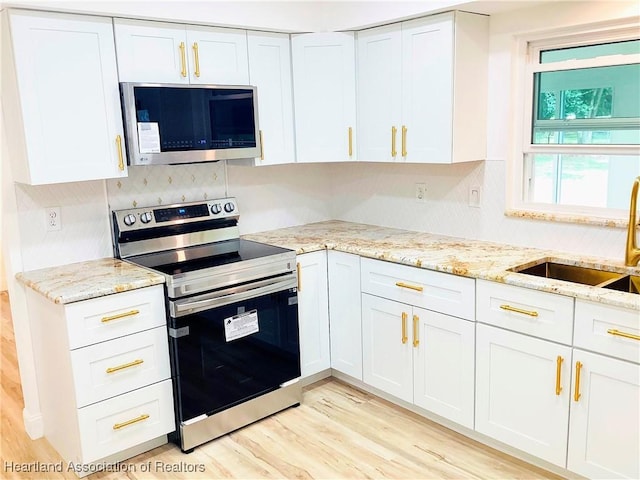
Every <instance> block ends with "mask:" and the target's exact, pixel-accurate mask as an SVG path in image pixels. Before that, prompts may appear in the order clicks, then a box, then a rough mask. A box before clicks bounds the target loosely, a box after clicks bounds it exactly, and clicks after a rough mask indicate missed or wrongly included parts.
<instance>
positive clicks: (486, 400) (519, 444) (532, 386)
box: [476, 325, 571, 467]
mask: <svg viewBox="0 0 640 480" xmlns="http://www.w3.org/2000/svg"><path fill="white" fill-rule="evenodd" d="M558 358H561V359H562V362H561V364H560V371H559V376H558V375H557V374H558V369H557V365H558V363H557V362H558ZM570 374H571V349H570V348H569V347H565V346H563V345H559V344H555V343H551V342H548V341H545V340H539V339H537V338H532V337H528V336H525V335H521V334H518V333H513V332H508V331H506V330H501V329H499V328H494V327H489V326H486V325H478V326H477V330H476V430H477V431H478V432H480V433H484V434H485V435H488V436H490V437H493V438H495V439H496V440H499V441H501V442H503V443H506V444H507V445H511V446H512V447H515V448H518V449H520V450H523V451H525V452H527V453H529V454H531V455H535V456H536V457H540V458H542V459H544V460H547V461H548V462H551V463H553V464H555V465H558V466H560V467H564V466H565V461H566V454H567V426H568V423H569V395H570V388H569V385H570V382H569V378H570ZM558 382H559V383H558ZM558 385H559V387H560V391H559V392H557V390H556V387H557V386H558Z"/></svg>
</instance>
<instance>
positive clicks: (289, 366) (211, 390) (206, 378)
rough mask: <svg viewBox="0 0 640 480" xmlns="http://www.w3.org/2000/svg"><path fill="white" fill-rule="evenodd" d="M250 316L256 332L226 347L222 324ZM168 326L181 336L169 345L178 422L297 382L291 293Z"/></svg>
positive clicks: (294, 310)
mask: <svg viewBox="0 0 640 480" xmlns="http://www.w3.org/2000/svg"><path fill="white" fill-rule="evenodd" d="M253 310H255V311H256V313H257V319H258V331H257V332H255V333H250V334H248V335H246V336H243V337H241V338H237V339H235V340H230V341H227V337H226V335H225V326H224V322H225V320H227V321H228V319H230V318H232V317H235V316H237V315H243V314H246V313H249V312H251V311H253ZM245 318H246V317H245ZM170 321H171V327H173V328H174V329H176V331H177V332H180V333H178V334H177V335H176V337H177V338H173V337H171V338H170V340H171V348H172V353H173V358H172V362H173V365H172V368H173V373H174V376H175V377H176V378H175V381H176V388H177V389H178V395H177V397H178V398H177V403H178V410H179V414H180V418H179V420H180V421H181V422H183V421H186V420H189V419H192V418H194V417H197V416H200V415H212V414H214V413H216V412H219V411H221V410H224V409H226V408H230V407H232V406H234V405H237V404H239V403H242V402H244V401H247V400H250V399H252V398H254V397H257V396H259V395H261V394H264V393H267V392H269V391H272V390H276V389H277V388H278V387H279V386H280V385H281V384H282V383H285V382H287V381H290V380H293V379H295V378H298V377H299V376H300V347H299V340H298V338H299V335H298V305H297V293H296V292H295V289H288V290H284V291H282V292H277V293H273V294H269V295H265V296H262V297H258V298H253V299H249V300H245V301H242V302H238V303H233V304H230V305H225V306H222V307H217V308H214V309H211V310H207V311H204V312H199V313H195V314H192V315H188V316H185V317H180V318H171V319H170ZM185 327H188V332H189V333H188V334H185V332H186V330H187V329H186V328H185Z"/></svg>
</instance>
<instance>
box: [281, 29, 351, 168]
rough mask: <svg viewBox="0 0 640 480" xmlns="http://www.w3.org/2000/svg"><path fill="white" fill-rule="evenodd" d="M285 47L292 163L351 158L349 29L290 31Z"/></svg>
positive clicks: (348, 159)
mask: <svg viewBox="0 0 640 480" xmlns="http://www.w3.org/2000/svg"><path fill="white" fill-rule="evenodd" d="M291 48H292V56H293V92H294V99H295V102H294V106H295V125H296V155H297V160H298V162H335V161H351V160H355V158H356V150H355V149H356V137H355V135H356V132H355V126H356V81H355V43H354V36H353V34H352V33H334V32H332V33H311V34H305V35H296V36H294V37H292V38H291ZM349 132H351V133H349Z"/></svg>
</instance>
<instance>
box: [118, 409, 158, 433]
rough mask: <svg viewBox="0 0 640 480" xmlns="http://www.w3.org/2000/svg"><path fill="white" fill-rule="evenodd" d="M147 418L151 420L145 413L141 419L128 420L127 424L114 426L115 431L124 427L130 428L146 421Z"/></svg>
mask: <svg viewBox="0 0 640 480" xmlns="http://www.w3.org/2000/svg"><path fill="white" fill-rule="evenodd" d="M147 418H149V415H147V414H146V413H143V414H142V415H140V416H139V417H136V418H132V419H131V420H127V421H126V422H122V423H116V424H115V425H114V426H113V429H114V430H120V429H121V428H122V427H128V426H129V425H133V424H134V423H138V422H142V421H144V420H146V419H147Z"/></svg>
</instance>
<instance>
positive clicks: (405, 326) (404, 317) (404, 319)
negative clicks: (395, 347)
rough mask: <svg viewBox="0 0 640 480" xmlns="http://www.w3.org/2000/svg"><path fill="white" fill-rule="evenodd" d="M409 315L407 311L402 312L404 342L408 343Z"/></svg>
mask: <svg viewBox="0 0 640 480" xmlns="http://www.w3.org/2000/svg"><path fill="white" fill-rule="evenodd" d="M407 317H408V315H407V314H406V313H405V312H402V343H407V339H408V337H407Z"/></svg>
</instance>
